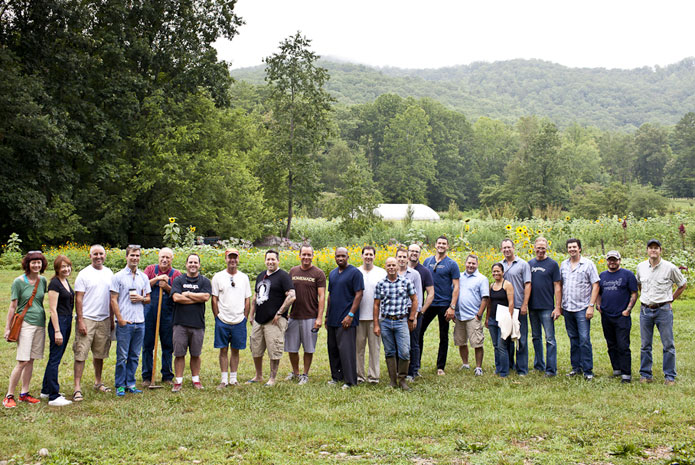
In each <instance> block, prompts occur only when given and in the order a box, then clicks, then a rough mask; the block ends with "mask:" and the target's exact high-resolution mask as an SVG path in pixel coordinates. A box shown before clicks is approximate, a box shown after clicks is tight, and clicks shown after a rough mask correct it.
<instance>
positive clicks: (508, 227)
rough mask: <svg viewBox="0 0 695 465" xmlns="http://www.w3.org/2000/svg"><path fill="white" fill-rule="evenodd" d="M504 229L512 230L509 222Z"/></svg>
mask: <svg viewBox="0 0 695 465" xmlns="http://www.w3.org/2000/svg"><path fill="white" fill-rule="evenodd" d="M644 221H647V220H644ZM504 229H506V230H507V231H511V230H512V225H511V224H508V225H507V226H505V227H504Z"/></svg>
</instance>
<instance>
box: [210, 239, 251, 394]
mask: <svg viewBox="0 0 695 465" xmlns="http://www.w3.org/2000/svg"><path fill="white" fill-rule="evenodd" d="M224 261H225V263H227V268H226V269H224V270H222V271H219V272H218V273H216V274H215V276H213V277H212V314H213V315H215V349H220V370H221V371H222V380H221V381H220V384H219V386H217V388H218V389H224V388H225V387H227V386H230V385H231V386H237V385H239V381H238V380H237V369H238V367H239V351H240V350H244V349H246V319H247V318H248V316H249V310H250V309H251V284H250V283H249V277H248V276H247V275H246V274H244V273H242V272H241V271H239V269H238V267H239V251H238V250H237V249H227V250H226V251H225V252H224ZM230 348H231V351H230V350H229V349H230ZM227 354H229V358H227Z"/></svg>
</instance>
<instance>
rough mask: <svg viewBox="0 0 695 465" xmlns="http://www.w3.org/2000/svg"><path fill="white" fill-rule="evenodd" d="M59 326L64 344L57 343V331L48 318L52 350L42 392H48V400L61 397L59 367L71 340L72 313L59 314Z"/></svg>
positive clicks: (44, 375)
mask: <svg viewBox="0 0 695 465" xmlns="http://www.w3.org/2000/svg"><path fill="white" fill-rule="evenodd" d="M58 327H59V328H60V334H62V335H63V344H62V345H57V344H56V342H55V331H54V330H53V323H51V320H50V319H49V320H48V340H49V342H50V352H49V355H48V362H47V363H46V371H45V372H44V374H43V387H42V388H41V392H42V393H44V394H48V400H55V399H57V398H58V397H60V394H59V393H58V392H59V391H60V384H58V368H59V367H60V361H61V360H62V359H63V354H64V353H65V349H66V348H67V347H68V341H69V340H70V332H71V330H72V315H58Z"/></svg>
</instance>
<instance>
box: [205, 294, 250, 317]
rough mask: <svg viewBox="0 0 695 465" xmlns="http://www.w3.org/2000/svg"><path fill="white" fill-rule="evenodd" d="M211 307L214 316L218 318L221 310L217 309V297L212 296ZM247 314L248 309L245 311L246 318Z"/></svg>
mask: <svg viewBox="0 0 695 465" xmlns="http://www.w3.org/2000/svg"><path fill="white" fill-rule="evenodd" d="M210 307H212V315H213V316H214V317H215V318H217V315H219V313H220V310H219V308H218V307H217V296H216V295H213V296H212V300H211V301H210ZM246 313H247V311H246V309H244V316H246Z"/></svg>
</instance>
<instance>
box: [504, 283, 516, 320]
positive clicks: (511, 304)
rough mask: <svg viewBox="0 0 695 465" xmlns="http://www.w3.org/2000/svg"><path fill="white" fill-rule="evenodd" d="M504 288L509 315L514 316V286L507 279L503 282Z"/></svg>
mask: <svg viewBox="0 0 695 465" xmlns="http://www.w3.org/2000/svg"><path fill="white" fill-rule="evenodd" d="M504 286H505V287H504V290H505V291H507V306H508V307H509V315H511V316H514V286H512V283H510V282H509V281H507V282H505V284H504Z"/></svg>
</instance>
